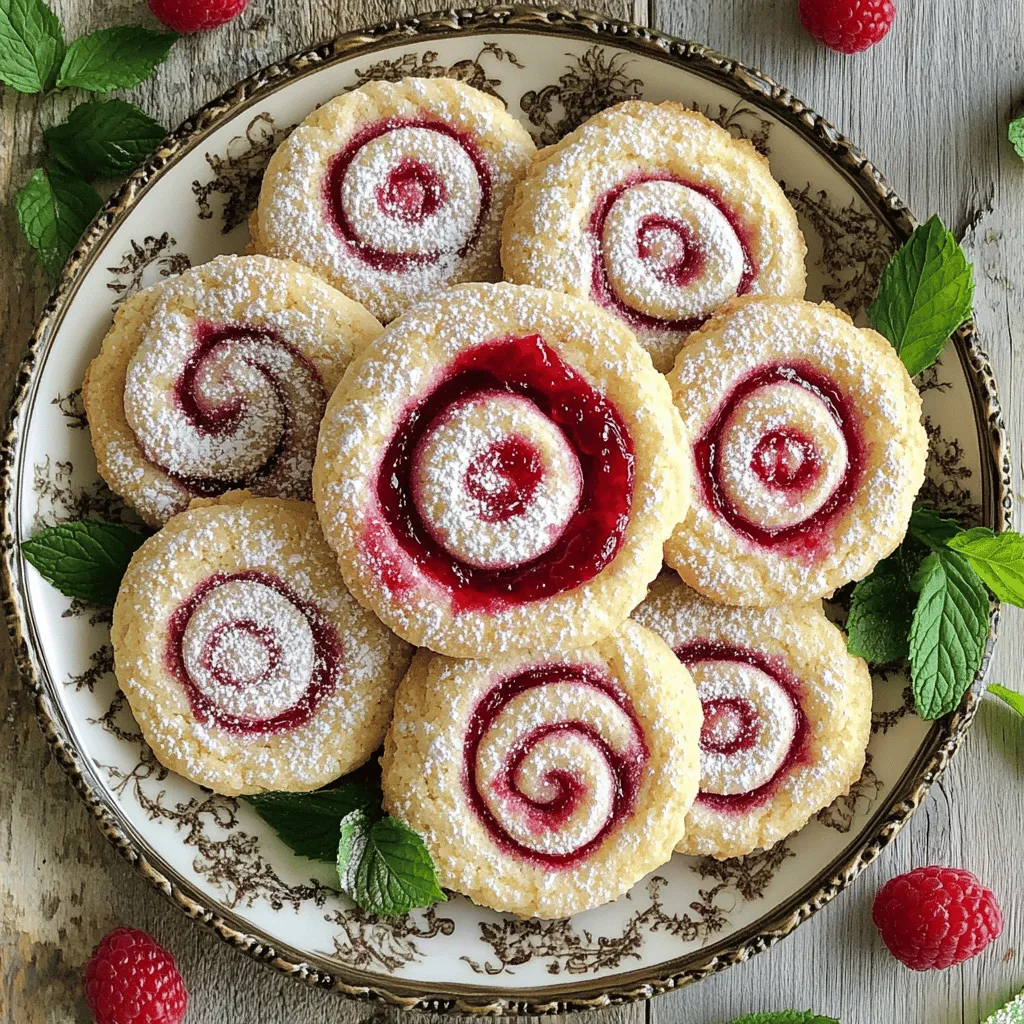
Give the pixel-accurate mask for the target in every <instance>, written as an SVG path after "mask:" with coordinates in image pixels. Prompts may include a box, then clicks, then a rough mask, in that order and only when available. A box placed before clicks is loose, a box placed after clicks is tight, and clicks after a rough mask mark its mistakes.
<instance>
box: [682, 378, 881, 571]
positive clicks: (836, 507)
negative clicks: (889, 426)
mask: <svg viewBox="0 0 1024 1024" xmlns="http://www.w3.org/2000/svg"><path fill="white" fill-rule="evenodd" d="M779 384H785V385H796V386H798V387H800V388H803V389H804V390H806V391H807V392H808V393H810V394H812V395H813V396H814V397H815V398H816V399H817V400H818V401H820V402H821V404H822V405H823V407H824V408H825V410H826V411H827V413H828V415H829V416H830V417H831V418H832V420H833V421H834V422H835V424H836V427H837V428H838V430H839V431H840V432H841V434H842V437H843V440H844V442H845V445H846V468H845V470H844V472H843V474H842V476H841V477H840V478H839V480H838V482H837V483H836V485H835V487H834V488H833V489H832V491H831V493H830V494H828V495H827V497H826V498H825V500H824V501H822V502H821V503H820V504H819V505H818V506H817V507H816V508H814V509H813V510H812V511H811V512H810V513H809V514H808V515H807V516H806V517H805V518H804V519H801V520H800V521H798V522H796V523H792V524H790V525H787V526H784V527H780V528H778V529H769V528H766V527H765V526H763V525H762V524H760V523H757V522H754V521H753V520H751V519H749V518H748V517H747V516H745V515H744V514H743V513H741V512H740V510H739V509H738V508H737V507H736V505H735V504H734V503H733V502H732V501H731V500H730V497H729V488H728V484H727V479H728V475H729V473H730V471H735V468H734V467H727V466H725V465H723V463H722V458H721V449H722V438H723V434H724V432H725V429H726V427H727V426H728V425H729V422H730V418H731V417H732V415H733V414H734V412H735V411H736V409H737V407H738V406H739V405H740V404H741V403H742V402H744V401H745V400H746V399H748V398H750V397H751V396H752V395H754V394H756V392H758V391H759V390H760V389H762V388H771V387H774V386H776V385H779ZM693 453H694V461H695V463H696V467H697V479H698V481H699V483H700V487H701V489H702V491H703V495H704V500H705V502H706V504H707V505H708V507H709V508H711V509H713V510H714V511H715V512H717V513H718V515H719V516H721V517H722V518H723V519H724V520H725V521H726V522H727V523H728V524H729V525H730V526H731V527H732V528H733V529H734V530H735V531H736V532H737V533H739V534H742V535H743V536H745V537H747V538H748V539H750V540H752V541H754V542H755V543H757V544H759V545H760V546H762V547H766V548H775V547H778V548H782V549H783V550H784V551H786V552H787V553H789V554H792V555H795V556H801V557H809V558H813V557H815V556H816V555H818V554H820V553H823V552H826V551H827V550H828V549H829V546H830V540H829V528H830V526H831V524H832V523H833V522H834V520H835V519H837V518H838V517H839V516H840V515H841V514H842V513H843V512H844V511H845V510H846V509H847V508H848V507H849V505H850V504H851V502H852V501H853V500H854V498H855V496H856V494H857V489H858V487H859V486H860V481H861V479H862V477H863V473H864V465H865V458H866V451H865V444H864V439H863V435H862V433H861V430H860V426H859V423H858V418H857V413H856V410H855V409H854V407H853V405H852V403H851V402H850V400H849V399H848V398H847V396H846V395H845V394H843V393H842V392H841V391H840V390H839V387H838V385H836V383H835V382H834V381H833V380H832V379H831V378H830V377H828V376H827V375H826V374H824V373H822V372H821V371H820V370H818V369H816V368H815V367H812V366H810V365H807V364H799V363H787V364H767V365H764V366H759V367H757V368H755V369H754V370H752V371H751V372H750V373H749V374H747V376H745V377H743V378H742V379H740V380H739V381H738V382H737V383H736V384H735V385H734V387H733V388H732V390H731V391H730V392H729V393H728V394H727V395H726V397H725V398H724V399H723V400H722V402H721V404H720V405H719V407H718V409H717V411H716V413H715V415H714V417H713V418H712V420H711V421H710V422H709V423H708V425H707V426H706V428H705V429H704V432H703V433H702V434H701V435H700V437H699V438H698V439H697V440H696V442H695V443H694V446H693ZM738 468H739V469H740V471H747V472H753V473H754V474H755V475H756V476H757V477H758V478H759V479H760V480H762V481H763V482H764V483H766V484H767V485H768V486H769V487H772V488H773V489H777V490H787V491H790V492H798V491H801V490H803V489H805V488H807V487H809V486H810V485H811V484H812V483H814V482H815V481H816V480H817V479H818V477H819V475H820V473H821V471H822V466H821V463H820V461H819V458H818V455H817V450H816V446H815V444H814V441H813V439H811V438H808V437H806V436H804V435H803V434H801V433H800V432H799V431H794V430H790V429H788V428H784V427H783V428H775V429H772V430H770V431H767V432H766V433H765V434H764V436H763V437H761V438H759V440H758V442H757V444H756V445H755V447H754V451H753V457H752V459H751V465H750V466H744V467H738Z"/></svg>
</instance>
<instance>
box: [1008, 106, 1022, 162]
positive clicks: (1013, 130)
mask: <svg viewBox="0 0 1024 1024" xmlns="http://www.w3.org/2000/svg"><path fill="white" fill-rule="evenodd" d="M1007 135H1009V136H1010V142H1012V143H1013V148H1014V149H1015V150H1017V156H1019V157H1020V158H1021V159H1022V160H1024V117H1018V118H1017V120H1016V121H1011V122H1010V127H1009V129H1008V130H1007Z"/></svg>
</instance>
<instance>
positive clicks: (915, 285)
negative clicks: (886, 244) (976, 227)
mask: <svg viewBox="0 0 1024 1024" xmlns="http://www.w3.org/2000/svg"><path fill="white" fill-rule="evenodd" d="M973 301H974V274H973V271H972V269H971V265H970V263H968V262H967V257H966V256H965V255H964V252H963V250H962V249H961V248H960V246H959V245H958V244H957V241H956V239H955V238H954V237H953V235H952V234H951V233H950V232H949V230H948V229H947V228H946V226H945V224H943V223H942V221H941V220H940V219H939V217H938V216H934V217H932V218H931V220H929V221H928V222H927V223H926V224H922V225H920V226H919V227H917V228H915V229H914V232H913V233H912V234H911V236H910V238H909V239H908V240H907V241H906V243H905V244H904V245H903V246H902V247H901V248H900V249H899V250H897V252H896V254H895V255H894V256H893V258H892V259H891V260H890V261H889V264H888V266H887V267H886V268H885V270H884V271H883V272H882V280H881V283H880V285H879V289H878V297H877V298H876V299H875V301H874V302H873V303H872V304H871V306H870V308H869V309H868V318H869V319H870V320H871V323H872V325H873V326H874V327H875V329H876V330H877V331H878V332H879V333H881V334H883V335H885V337H886V338H888V339H889V341H890V342H891V343H892V345H893V348H895V349H896V351H897V352H898V353H899V357H900V359H902V360H903V365H904V366H906V368H907V372H908V373H909V374H910V375H911V376H912V377H913V376H915V375H916V374H918V373H920V372H921V371H922V370H925V369H927V368H928V367H929V366H931V365H932V363H934V362H935V360H936V359H938V357H939V354H940V353H941V352H942V349H943V347H944V346H945V344H946V342H947V341H948V340H949V336H950V335H951V334H952V333H953V332H954V331H955V330H956V329H957V328H958V327H959V326H960V325H961V324H962V323H963V322H964V321H965V320H966V319H967V318H968V317H969V316H970V315H971V305H972V303H973Z"/></svg>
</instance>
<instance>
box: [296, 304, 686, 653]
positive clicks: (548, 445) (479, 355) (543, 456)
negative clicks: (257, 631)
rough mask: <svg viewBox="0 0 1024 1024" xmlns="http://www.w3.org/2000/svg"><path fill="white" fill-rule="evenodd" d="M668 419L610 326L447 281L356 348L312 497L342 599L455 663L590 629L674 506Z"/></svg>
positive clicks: (614, 609)
mask: <svg viewBox="0 0 1024 1024" xmlns="http://www.w3.org/2000/svg"><path fill="white" fill-rule="evenodd" d="M686 469H687V463H686V459H685V453H684V442H683V437H682V431H681V425H680V422H679V417H678V415H677V414H676V412H675V410H674V409H673V408H672V404H671V396H670V393H669V390H668V384H667V383H666V381H665V378H664V377H663V376H662V375H661V374H659V373H658V372H657V371H656V370H655V369H654V368H653V366H651V360H650V356H648V355H647V353H646V352H645V351H644V350H643V349H642V348H641V347H640V346H639V345H638V344H637V342H636V339H635V338H634V337H633V335H632V333H631V332H630V331H629V329H628V328H627V327H625V326H624V325H623V324H622V323H621V322H619V321H618V320H616V319H615V318H614V317H612V316H609V315H608V314H607V313H605V312H604V311H603V310H601V309H599V308H598V307H596V306H594V305H592V304H591V303H588V302H586V301H585V300H582V299H577V298H574V297H573V296H569V295H563V294H561V293H558V292H550V291H542V290H540V289H537V288H529V287H523V286H520V287H516V286H514V285H508V284H490V285H489V284H475V285H463V286H461V287H459V288H454V289H451V290H450V291H448V292H446V293H443V294H442V295H440V296H439V297H438V298H436V299H434V300H432V301H430V302H425V303H421V304H420V305H419V306H416V307H414V308H413V309H411V310H409V311H408V312H407V313H406V314H404V315H403V316H402V317H401V318H399V319H398V320H397V321H395V322H393V323H392V324H391V325H389V327H388V328H387V329H386V330H385V332H384V333H383V334H382V335H381V336H380V338H378V339H377V341H376V342H374V343H373V344H372V345H370V346H369V347H367V348H366V349H364V351H363V352H362V353H361V354H360V355H359V356H357V357H356V359H355V360H354V361H353V363H352V365H351V366H350V367H349V370H348V372H347V373H346V374H345V378H344V380H343V381H342V383H341V385H340V386H339V387H338V390H337V391H336V392H335V393H334V396H333V397H332V399H331V401H330V403H329V405H328V408H327V413H326V415H325V417H324V421H323V425H322V426H321V428H320V442H319V448H318V451H317V458H316V464H315V467H314V472H313V491H314V499H315V501H316V504H317V509H318V511H319V513H320V520H321V523H322V524H323V528H324V533H325V534H326V536H327V539H328V541H329V542H330V543H331V545H332V546H333V547H334V549H335V551H336V552H337V553H338V558H339V561H340V564H341V571H342V573H343V574H344V576H345V580H346V582H347V583H348V586H349V589H350V590H351V591H352V593H353V594H354V595H355V596H356V598H358V600H360V601H362V602H363V603H364V604H365V605H366V606H367V607H368V608H371V609H372V610H373V611H374V612H376V613H377V615H379V616H380V617H381V619H383V621H384V622H386V623H387V624H388V625H389V626H390V627H391V628H392V629H394V630H395V632H396V633H398V634H399V636H401V637H403V638H404V639H406V640H408V641H409V642H410V643H414V644H416V645H417V646H423V647H429V648H430V649H431V650H434V651H437V652H438V653H441V654H448V655H451V656H453V657H484V656H487V655H491V654H497V653H501V652H505V651H512V650H529V649H534V648H536V647H538V646H544V647H558V648H560V649H568V648H572V647H578V646H585V645H586V644H589V643H593V642H594V641H595V640H598V639H600V638H601V637H604V636H607V635H608V634H609V633H610V632H611V631H612V630H613V629H615V627H616V626H618V625H619V623H620V622H622V621H623V619H625V618H626V617H627V616H628V615H629V612H630V611H631V610H632V608H633V607H635V605H636V604H637V603H638V602H639V601H640V600H642V598H643V595H644V593H646V589H647V584H648V583H649V582H650V581H651V580H652V579H653V578H654V577H655V576H656V575H657V574H658V571H659V569H660V566H661V552H662V546H663V544H664V541H665V539H666V538H667V537H668V535H669V533H671V531H672V528H673V527H674V526H675V524H676V523H677V522H679V521H680V520H681V519H682V517H683V516H684V515H685V512H686V502H687V498H688V495H689V485H688V480H687V476H686Z"/></svg>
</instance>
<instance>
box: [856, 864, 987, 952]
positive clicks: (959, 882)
mask: <svg viewBox="0 0 1024 1024" xmlns="http://www.w3.org/2000/svg"><path fill="white" fill-rule="evenodd" d="M871 917H872V919H873V920H874V922H875V927H876V928H877V929H878V931H879V933H880V934H881V936H882V941H883V942H884V943H885V944H886V946H888V947H889V952H890V953H892V955H893V956H894V957H896V959H897V960H899V961H900V963H903V964H906V965H907V967H910V968H911V969H912V970H915V971H927V970H932V969H938V970H944V969H945V968H947V967H951V966H952V965H953V964H962V963H963V962H964V961H965V960H970V959H971V957H973V956H977V955H978V954H979V953H980V952H981V951H982V950H983V949H984V948H985V947H986V946H987V945H988V944H989V943H990V942H991V941H992V940H993V939H997V938H998V937H999V935H1000V933H1001V932H1002V930H1003V912H1002V911H1001V910H1000V909H999V904H998V903H997V902H996V898H995V896H994V895H993V893H992V892H991V890H989V889H986V888H985V886H983V885H982V884H981V882H979V881H978V879H977V878H975V877H974V875H972V874H971V873H970V871H961V870H960V869H959V868H941V867H929V868H916V869H915V870H914V871H911V872H910V873H909V874H906V875H898V876H897V877H896V878H894V879H892V880H891V881H889V882H886V883H885V885H883V886H882V888H881V890H879V893H878V895H877V896H876V897H875V905H874V907H873V909H872V911H871Z"/></svg>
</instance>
